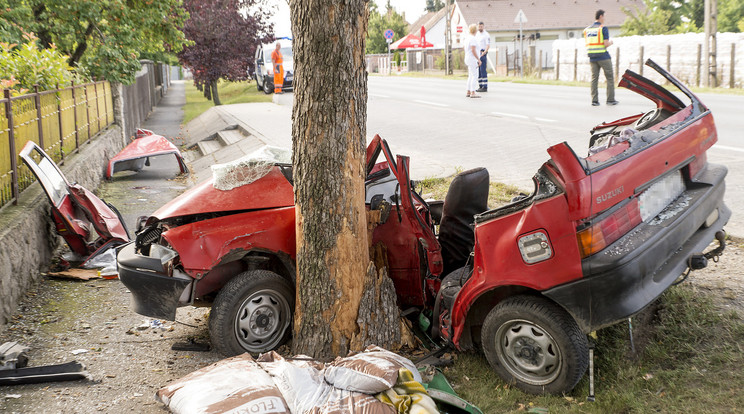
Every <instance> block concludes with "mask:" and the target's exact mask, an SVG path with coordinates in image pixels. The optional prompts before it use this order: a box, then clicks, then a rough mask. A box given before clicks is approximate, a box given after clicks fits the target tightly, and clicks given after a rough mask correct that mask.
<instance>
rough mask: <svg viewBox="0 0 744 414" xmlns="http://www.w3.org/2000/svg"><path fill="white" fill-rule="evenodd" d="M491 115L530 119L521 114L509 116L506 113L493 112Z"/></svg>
mask: <svg viewBox="0 0 744 414" xmlns="http://www.w3.org/2000/svg"><path fill="white" fill-rule="evenodd" d="M491 114H492V115H496V116H506V117H509V118H519V119H529V117H528V116H527V115H520V114H507V113H504V112H491Z"/></svg>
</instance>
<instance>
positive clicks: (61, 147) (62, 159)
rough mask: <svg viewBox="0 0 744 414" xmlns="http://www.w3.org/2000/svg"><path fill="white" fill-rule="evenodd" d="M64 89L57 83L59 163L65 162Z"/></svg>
mask: <svg viewBox="0 0 744 414" xmlns="http://www.w3.org/2000/svg"><path fill="white" fill-rule="evenodd" d="M61 92H62V91H60V89H59V84H57V95H58V96H57V119H58V120H59V163H60V164H64V163H65V149H64V147H65V132H64V131H63V130H62V93H61Z"/></svg>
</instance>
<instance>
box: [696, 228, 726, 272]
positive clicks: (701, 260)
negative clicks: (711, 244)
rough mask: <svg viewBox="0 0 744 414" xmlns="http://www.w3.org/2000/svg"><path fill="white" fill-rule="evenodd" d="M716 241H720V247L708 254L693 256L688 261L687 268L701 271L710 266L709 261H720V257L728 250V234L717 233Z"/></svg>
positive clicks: (721, 231) (723, 232)
mask: <svg viewBox="0 0 744 414" xmlns="http://www.w3.org/2000/svg"><path fill="white" fill-rule="evenodd" d="M715 237H716V240H718V247H716V248H715V249H713V250H711V251H709V252H708V253H698V254H693V255H692V256H690V258H689V259H688V260H687V266H688V267H689V268H690V269H691V270H700V269H703V268H705V267H706V266H708V260H713V261H714V262H717V261H718V257H719V256H720V255H721V254H722V253H723V250H724V249H725V248H726V232H725V231H723V230H720V231H717V232H716V236H715Z"/></svg>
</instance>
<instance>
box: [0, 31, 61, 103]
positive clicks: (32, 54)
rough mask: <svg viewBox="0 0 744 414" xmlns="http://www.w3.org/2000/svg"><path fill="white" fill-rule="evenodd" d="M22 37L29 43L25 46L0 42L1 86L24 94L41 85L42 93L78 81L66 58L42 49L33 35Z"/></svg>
mask: <svg viewBox="0 0 744 414" xmlns="http://www.w3.org/2000/svg"><path fill="white" fill-rule="evenodd" d="M23 37H24V39H25V40H26V43H24V44H22V45H16V44H12V43H0V85H2V87H3V88H8V89H13V90H14V91H16V94H23V93H26V92H27V91H28V90H32V89H33V88H34V85H39V89H40V90H48V89H55V88H56V86H57V85H64V84H67V83H69V82H70V81H72V80H74V79H75V74H74V72H73V71H72V68H70V67H69V66H68V65H67V56H65V55H63V54H62V53H60V52H59V51H58V50H57V49H56V48H54V47H52V48H50V49H39V47H38V46H37V44H36V36H34V35H33V34H32V33H31V34H28V33H27V34H25V35H24V36H23Z"/></svg>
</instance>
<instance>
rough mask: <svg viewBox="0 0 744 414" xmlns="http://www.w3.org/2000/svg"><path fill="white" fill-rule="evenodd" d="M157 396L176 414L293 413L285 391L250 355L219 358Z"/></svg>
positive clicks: (170, 385)
mask: <svg viewBox="0 0 744 414" xmlns="http://www.w3.org/2000/svg"><path fill="white" fill-rule="evenodd" d="M157 399H158V400H159V401H161V402H162V403H163V404H165V405H166V406H167V407H168V408H169V409H170V410H171V411H172V412H174V413H177V414H208V413H209V414H212V413H232V414H238V413H251V414H290V413H291V411H290V410H289V408H288V406H287V403H286V402H285V401H284V398H283V397H282V393H281V392H280V391H279V390H278V389H277V388H276V386H275V385H274V381H273V380H272V379H271V377H270V376H269V375H268V374H267V373H266V372H264V370H263V369H261V367H260V366H259V365H258V364H257V363H256V362H255V361H254V360H253V358H251V356H250V355H249V354H243V355H239V356H236V357H232V358H228V359H225V360H222V361H219V362H217V363H215V364H212V365H209V366H207V367H204V368H202V369H200V370H198V371H194V372H192V373H191V374H189V375H187V376H185V377H183V378H181V379H179V380H176V381H174V382H172V383H171V384H169V385H167V386H165V387H163V388H161V389H160V390H158V392H157Z"/></svg>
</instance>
